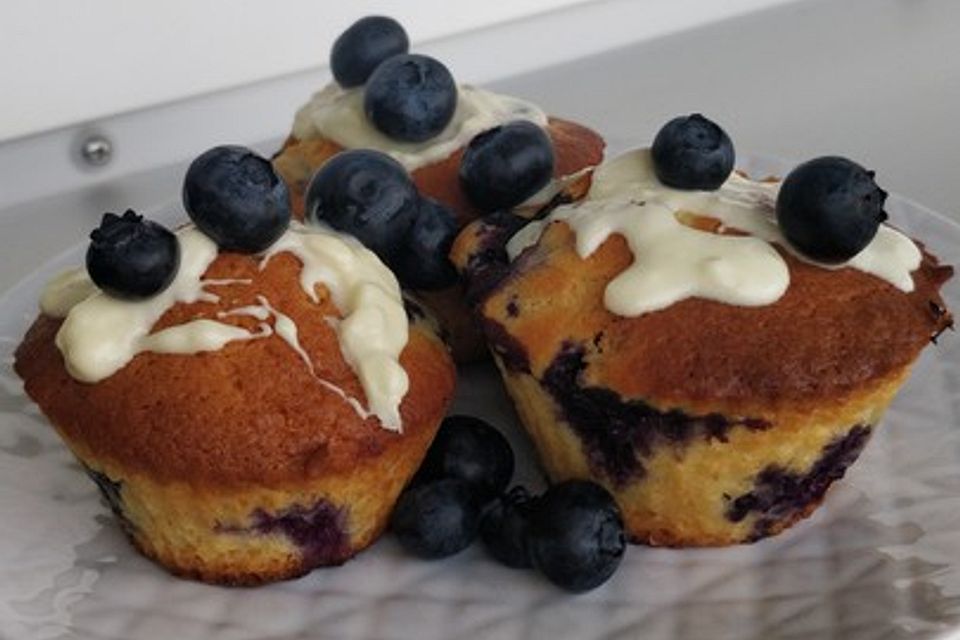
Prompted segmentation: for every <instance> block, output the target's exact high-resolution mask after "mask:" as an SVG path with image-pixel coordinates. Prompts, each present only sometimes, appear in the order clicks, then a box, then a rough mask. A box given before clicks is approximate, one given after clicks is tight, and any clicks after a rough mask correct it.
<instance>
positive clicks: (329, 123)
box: [293, 83, 547, 171]
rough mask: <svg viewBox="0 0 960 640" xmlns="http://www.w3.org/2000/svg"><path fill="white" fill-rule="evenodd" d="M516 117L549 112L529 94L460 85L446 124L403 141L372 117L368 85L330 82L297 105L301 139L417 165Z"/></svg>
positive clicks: (540, 117) (540, 120) (540, 118)
mask: <svg viewBox="0 0 960 640" xmlns="http://www.w3.org/2000/svg"><path fill="white" fill-rule="evenodd" d="M511 120H529V121H531V122H534V123H536V124H538V125H540V126H546V124H547V115H546V114H545V113H544V112H543V111H542V110H541V109H540V108H539V107H537V106H536V105H534V104H532V103H530V102H527V101H525V100H520V99H519V98H513V97H510V96H504V95H499V94H496V93H493V92H491V91H486V90H484V89H479V88H477V87H473V86H470V85H460V87H458V96H457V107H456V110H455V111H454V113H453V118H452V119H451V121H450V123H449V124H447V126H446V127H445V128H444V130H443V131H441V132H440V133H439V134H437V135H436V136H434V137H432V138H430V139H429V140H426V141H424V142H403V141H400V140H394V139H393V138H389V137H387V136H386V135H384V134H383V133H381V132H380V131H379V130H377V129H376V128H375V127H374V126H373V125H371V124H370V122H369V121H368V120H367V117H366V115H365V114H364V111H363V89H362V87H361V88H353V89H344V88H342V87H340V85H338V84H336V83H330V84H328V85H327V86H326V87H324V88H323V89H321V90H320V91H318V92H317V93H315V94H314V95H313V97H312V98H310V101H309V102H307V103H306V104H305V105H303V106H302V107H300V109H299V110H298V111H297V115H296V117H295V118H294V121H293V135H294V137H296V138H298V139H300V140H309V139H311V138H316V137H320V136H323V137H324V138H327V139H329V140H332V141H333V142H336V143H337V144H338V145H340V146H341V147H344V148H345V149H357V148H365V149H376V150H377V151H382V152H384V153H387V154H389V155H391V156H392V157H393V158H394V159H396V160H397V161H398V162H399V163H400V164H402V165H403V166H404V167H405V168H406V169H407V171H414V170H416V169H419V168H420V167H423V166H426V165H429V164H433V163H434V162H439V161H440V160H443V159H444V158H446V157H447V156H449V155H450V154H452V153H453V152H454V151H456V150H457V149H459V148H461V147H463V146H465V145H466V144H467V143H468V142H470V140H471V139H472V138H473V137H474V136H475V135H477V134H478V133H480V132H482V131H485V130H487V129H491V128H493V127H495V126H497V125H501V124H504V123H506V122H510V121H511Z"/></svg>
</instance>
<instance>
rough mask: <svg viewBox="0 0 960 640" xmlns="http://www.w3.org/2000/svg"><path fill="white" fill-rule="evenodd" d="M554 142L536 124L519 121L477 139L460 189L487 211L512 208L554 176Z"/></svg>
mask: <svg viewBox="0 0 960 640" xmlns="http://www.w3.org/2000/svg"><path fill="white" fill-rule="evenodd" d="M553 165H554V157H553V143H552V142H551V141H550V137H549V136H548V135H547V134H546V132H544V130H543V129H542V128H540V127H538V126H537V125H535V124H534V123H532V122H528V121H526V120H518V121H515V122H509V123H507V124H505V125H502V126H499V127H494V128H493V129H490V130H488V131H484V132H483V133H481V134H480V135H478V136H475V137H474V138H473V140H471V141H470V144H468V145H467V148H466V150H465V151H464V152H463V159H462V160H461V161H460V186H461V187H462V188H463V191H464V193H466V194H467V197H468V198H470V201H471V202H473V204H475V205H476V206H478V207H479V208H480V209H482V210H483V211H496V210H498V209H510V208H513V207H515V206H517V205H518V204H520V203H522V202H523V201H524V200H526V199H527V198H529V197H530V196H532V195H533V194H535V193H536V192H537V191H539V190H540V189H542V188H543V187H544V186H545V185H546V184H547V183H548V182H549V181H550V177H551V176H552V175H553Z"/></svg>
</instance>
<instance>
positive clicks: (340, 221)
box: [306, 149, 420, 264]
mask: <svg viewBox="0 0 960 640" xmlns="http://www.w3.org/2000/svg"><path fill="white" fill-rule="evenodd" d="M419 203H420V198H419V195H418V194H417V188H416V187H415V186H414V184H413V181H412V180H411V179H410V176H409V175H408V174H407V171H406V170H405V169H404V168H403V166H402V165H401V164H400V163H399V162H397V161H396V160H394V159H393V158H391V157H390V156H388V155H386V154H384V153H380V152H379V151H372V150H369V149H353V150H350V151H342V152H340V153H338V154H337V155H335V156H333V157H332V158H331V159H330V160H328V161H327V162H325V163H324V164H323V166H321V167H320V170H319V171H317V173H316V174H314V176H313V179H312V180H310V184H309V185H308V186H307V193H306V215H307V220H308V221H312V222H318V221H319V222H325V223H327V224H329V225H330V226H331V227H333V228H334V229H338V230H340V231H343V232H344V233H349V234H351V235H354V236H356V238H357V239H358V240H360V242H362V243H363V244H364V245H366V246H367V247H368V248H369V249H370V250H371V251H373V252H374V253H376V254H377V255H378V256H380V259H381V260H383V261H384V262H386V263H388V264H390V263H392V262H393V258H394V256H395V255H396V254H397V252H398V251H399V250H400V249H401V247H402V244H403V238H404V237H405V236H406V235H407V232H408V230H409V229H410V225H411V224H413V221H414V218H415V217H416V215H417V209H418V206H419Z"/></svg>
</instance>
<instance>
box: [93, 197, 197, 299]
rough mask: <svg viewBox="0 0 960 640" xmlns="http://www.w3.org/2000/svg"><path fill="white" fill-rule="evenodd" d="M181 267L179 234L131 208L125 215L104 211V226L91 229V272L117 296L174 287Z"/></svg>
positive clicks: (131, 296)
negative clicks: (171, 284) (173, 283)
mask: <svg viewBox="0 0 960 640" xmlns="http://www.w3.org/2000/svg"><path fill="white" fill-rule="evenodd" d="M179 267H180V243H179V242H177V236H175V235H174V234H173V232H171V231H170V230H169V229H167V228H166V227H164V226H162V225H160V224H157V223H156V222H152V221H150V220H144V219H143V217H142V216H138V215H137V214H136V213H134V212H133V210H131V209H127V211H126V213H124V214H123V216H118V215H116V214H113V213H105V214H103V219H102V220H101V221H100V226H99V227H98V228H96V229H94V230H93V231H91V232H90V246H89V247H88V248H87V272H88V273H89V274H90V279H91V280H93V282H94V284H96V285H97V286H98V287H100V288H101V289H102V290H103V291H105V292H107V293H108V294H109V295H111V296H113V297H114V298H124V299H128V300H138V299H143V298H149V297H151V296H154V295H156V294H158V293H160V292H161V291H163V290H164V289H166V288H167V287H168V286H170V283H171V282H173V278H174V277H175V276H176V275H177V269H178V268H179Z"/></svg>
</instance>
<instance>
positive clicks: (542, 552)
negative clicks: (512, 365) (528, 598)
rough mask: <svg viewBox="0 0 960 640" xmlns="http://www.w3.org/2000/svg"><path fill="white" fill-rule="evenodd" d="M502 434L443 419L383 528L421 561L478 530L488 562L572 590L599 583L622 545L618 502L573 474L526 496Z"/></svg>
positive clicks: (476, 423)
mask: <svg viewBox="0 0 960 640" xmlns="http://www.w3.org/2000/svg"><path fill="white" fill-rule="evenodd" d="M513 468H514V458H513V452H512V450H511V449H510V444H509V443H508V442H507V440H506V438H504V437H503V435H502V434H501V433H500V432H499V431H497V430H496V429H495V428H493V427H492V426H490V425H489V424H487V423H486V422H484V421H482V420H480V419H478V418H474V417H470V416H450V417H448V418H447V419H446V420H444V421H443V424H442V425H441V426H440V430H439V431H438V433H437V436H436V438H435V439H434V441H433V444H432V445H431V446H430V449H429V450H428V452H427V455H426V457H425V458H424V461H423V464H422V465H421V467H420V469H419V471H418V472H417V474H416V476H415V477H414V479H413V481H412V482H411V484H410V486H409V487H408V488H407V489H406V490H405V491H404V493H403V494H401V496H400V499H399V501H398V502H397V506H396V508H395V509H394V512H393V515H392V517H391V521H390V526H391V529H392V531H393V533H394V535H395V536H396V538H397V540H398V541H399V542H400V544H401V545H402V546H403V547H404V549H406V550H407V551H409V552H410V553H413V554H414V555H417V556H419V557H422V558H428V559H433V558H443V557H447V556H450V555H453V554H455V553H458V552H460V551H462V550H464V549H466V548H467V547H469V546H470V545H471V544H472V543H473V541H474V540H475V539H476V538H477V537H478V536H479V537H480V539H481V540H482V541H483V544H484V546H485V547H486V549H487V551H488V552H489V553H490V555H491V556H493V558H495V559H496V560H498V561H499V562H501V563H503V564H505V565H506V566H508V567H512V568H518V569H519V568H535V569H537V570H538V571H539V572H540V573H542V574H543V575H544V576H546V577H547V579H548V580H550V581H551V582H553V583H554V584H556V585H557V586H559V587H561V588H563V589H566V590H568V591H572V592H575V593H579V592H583V591H588V590H590V589H593V588H595V587H598V586H600V585H601V584H603V583H604V582H606V581H607V580H608V579H609V578H610V576H612V575H613V573H614V572H615V571H616V569H617V567H618V566H619V565H620V561H621V560H622V558H623V554H624V551H625V548H626V536H625V534H624V528H623V519H622V516H621V514H620V509H619V507H618V506H617V503H616V501H614V499H613V497H612V496H611V495H610V493H609V492H608V491H607V490H606V489H604V488H603V487H601V486H600V485H598V484H595V483H592V482H587V481H584V480H570V481H567V482H561V483H558V484H555V485H552V486H551V487H550V488H549V489H547V491H546V492H545V493H543V495H540V496H531V495H530V494H529V493H528V492H527V490H526V489H524V488H523V487H521V486H515V487H513V488H511V489H510V490H509V491H505V490H506V488H507V486H508V485H509V483H510V479H511V477H512V475H513Z"/></svg>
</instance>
